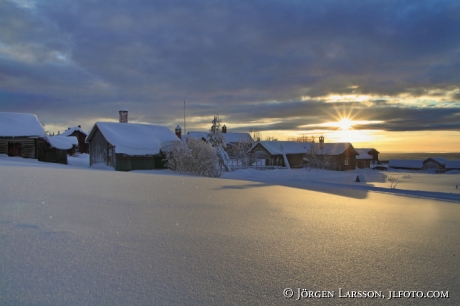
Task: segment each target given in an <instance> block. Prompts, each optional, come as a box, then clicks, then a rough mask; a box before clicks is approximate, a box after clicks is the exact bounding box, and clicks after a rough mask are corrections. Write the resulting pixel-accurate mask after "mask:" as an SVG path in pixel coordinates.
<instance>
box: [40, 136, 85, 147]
mask: <svg viewBox="0 0 460 306" xmlns="http://www.w3.org/2000/svg"><path fill="white" fill-rule="evenodd" d="M46 140H47V141H48V142H49V144H50V145H51V147H53V148H56V149H59V150H69V149H72V146H73V145H74V144H75V145H77V144H78V140H77V137H75V136H69V137H62V136H46Z"/></svg>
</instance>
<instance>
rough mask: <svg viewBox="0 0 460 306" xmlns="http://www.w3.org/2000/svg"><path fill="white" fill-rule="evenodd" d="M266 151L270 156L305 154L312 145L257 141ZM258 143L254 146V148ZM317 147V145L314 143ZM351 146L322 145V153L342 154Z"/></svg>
mask: <svg viewBox="0 0 460 306" xmlns="http://www.w3.org/2000/svg"><path fill="white" fill-rule="evenodd" d="M258 143H260V144H261V145H262V146H263V147H264V148H265V149H267V151H268V152H269V153H270V154H272V155H278V154H306V153H307V152H309V151H310V150H311V145H312V143H310V142H295V141H278V140H277V141H259V142H258ZM258 143H256V144H254V146H253V147H255V146H256V145H257V144H258ZM315 145H318V146H319V144H318V143H315ZM350 146H351V143H348V142H338V143H324V144H323V149H322V150H321V152H322V153H324V154H328V155H339V154H342V153H343V152H344V151H345V150H346V149H348V148H349V147H350Z"/></svg>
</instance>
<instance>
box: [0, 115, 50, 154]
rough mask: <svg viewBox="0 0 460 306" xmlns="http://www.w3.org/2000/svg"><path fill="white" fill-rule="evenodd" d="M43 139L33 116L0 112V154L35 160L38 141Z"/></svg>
mask: <svg viewBox="0 0 460 306" xmlns="http://www.w3.org/2000/svg"><path fill="white" fill-rule="evenodd" d="M44 138H45V130H44V129H43V126H42V124H41V123H40V122H39V121H38V118H37V116H35V115H34V114H27V113H7V112H0V154H7V155H8V156H20V157H24V158H35V159H36V158H37V155H38V153H37V148H38V141H39V140H40V139H41V140H43V139H44Z"/></svg>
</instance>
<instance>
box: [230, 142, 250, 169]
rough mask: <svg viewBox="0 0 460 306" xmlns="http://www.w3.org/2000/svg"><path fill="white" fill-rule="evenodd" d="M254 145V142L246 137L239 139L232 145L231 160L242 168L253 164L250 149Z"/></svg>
mask: <svg viewBox="0 0 460 306" xmlns="http://www.w3.org/2000/svg"><path fill="white" fill-rule="evenodd" d="M253 145H254V140H253V139H252V138H248V137H241V138H240V139H239V140H238V142H236V143H234V144H232V148H231V149H232V151H231V152H232V154H231V156H232V158H233V159H234V160H236V162H237V164H241V166H242V167H247V166H249V165H250V164H251V163H252V162H253V159H254V158H253V154H252V153H251V152H250V149H251V148H252V146H253Z"/></svg>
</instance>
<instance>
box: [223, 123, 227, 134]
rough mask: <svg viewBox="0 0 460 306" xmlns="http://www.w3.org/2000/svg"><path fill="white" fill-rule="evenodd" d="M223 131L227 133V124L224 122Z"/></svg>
mask: <svg viewBox="0 0 460 306" xmlns="http://www.w3.org/2000/svg"><path fill="white" fill-rule="evenodd" d="M222 133H227V127H226V126H225V124H224V126H223V127H222Z"/></svg>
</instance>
